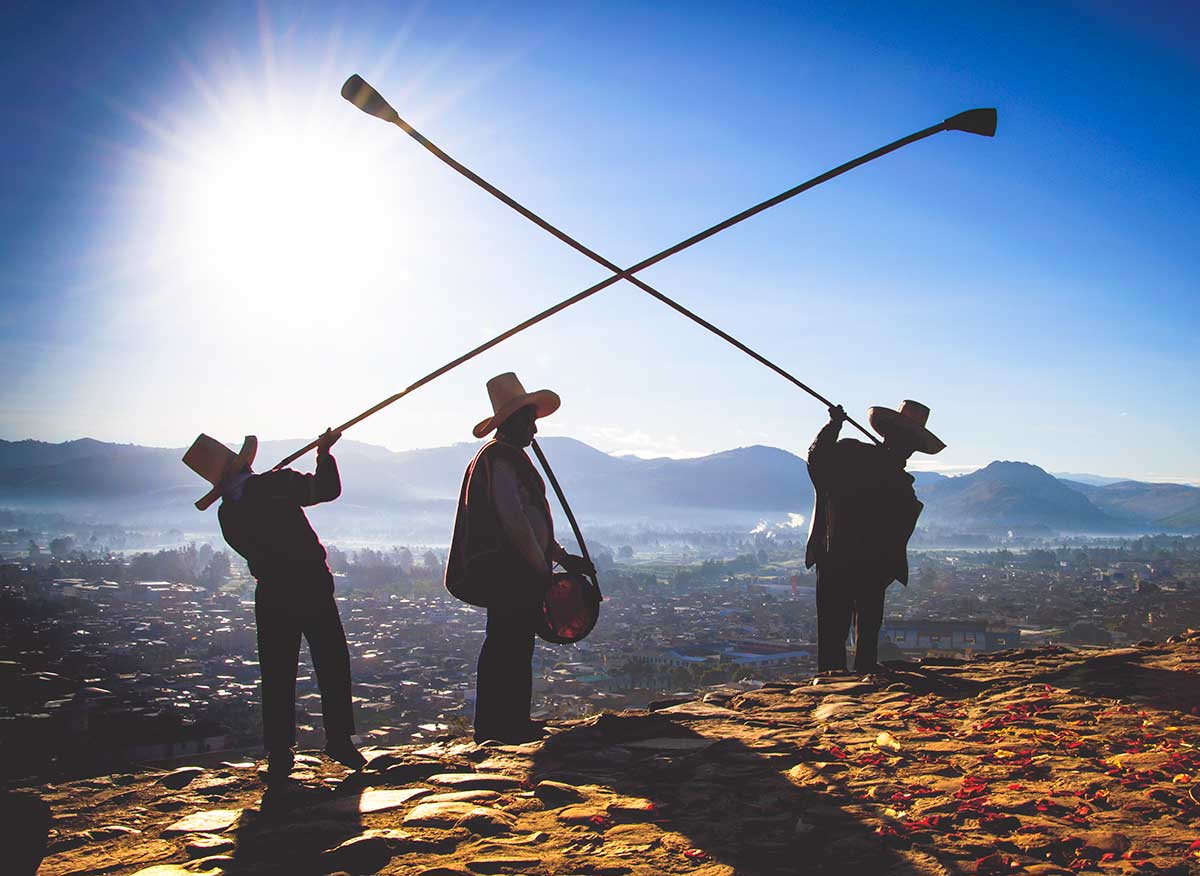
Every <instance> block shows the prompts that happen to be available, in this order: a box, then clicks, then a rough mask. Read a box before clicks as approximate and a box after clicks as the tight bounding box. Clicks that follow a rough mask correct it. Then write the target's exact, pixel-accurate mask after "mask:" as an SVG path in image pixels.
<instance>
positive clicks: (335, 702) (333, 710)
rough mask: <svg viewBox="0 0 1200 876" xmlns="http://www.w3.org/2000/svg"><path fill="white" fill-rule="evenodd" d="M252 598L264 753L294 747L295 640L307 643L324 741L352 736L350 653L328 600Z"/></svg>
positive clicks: (334, 606) (333, 605) (259, 595)
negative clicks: (322, 722) (323, 728)
mask: <svg viewBox="0 0 1200 876" xmlns="http://www.w3.org/2000/svg"><path fill="white" fill-rule="evenodd" d="M262 590H263V588H262V585H259V587H258V589H257V590H256V591H255V594H254V619H255V622H256V623H257V625H258V665H259V670H260V671H261V672H262V715H263V741H264V743H265V744H266V748H267V751H278V750H281V749H285V748H291V747H292V746H294V745H295V744H296V665H297V663H298V662H299V659H300V637H301V636H303V637H304V638H305V639H307V640H308V650H309V654H310V655H311V656H312V664H313V670H314V671H315V672H316V675H317V686H318V687H319V688H320V690H321V717H322V719H323V721H324V724H325V739H326V740H327V741H334V740H338V739H343V738H347V737H350V736H353V735H354V712H353V709H352V707H351V703H350V649H349V648H348V647H347V646H346V633H345V631H344V630H343V629H342V619H341V617H340V616H339V615H338V609H337V603H336V602H335V601H334V599H333V594H332V593H330V594H323V595H319V596H305V597H303V598H300V599H293V598H292V597H290V596H287V597H281V596H279V595H277V594H273V593H268V594H264V593H263V592H262Z"/></svg>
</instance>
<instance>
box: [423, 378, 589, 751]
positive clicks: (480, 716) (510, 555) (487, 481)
mask: <svg viewBox="0 0 1200 876" xmlns="http://www.w3.org/2000/svg"><path fill="white" fill-rule="evenodd" d="M487 391H488V397H489V399H490V400H491V403H492V416H490V417H488V418H486V419H485V420H483V421H482V422H480V423H479V424H478V425H477V426H475V429H474V434H475V437H476V438H482V437H484V436H485V435H487V434H488V433H490V432H491V431H492V430H493V429H494V430H495V431H496V437H495V438H494V439H493V440H491V441H489V442H488V443H487V444H485V445H484V446H483V447H482V448H481V449H480V450H479V452H478V453H477V454H476V455H475V458H474V459H473V460H472V461H471V464H470V466H468V468H467V472H466V475H465V477H464V478H463V485H462V492H461V493H460V495H459V502H458V512H457V515H456V517H455V522H454V537H453V542H452V544H451V547H450V556H449V557H448V558H447V562H446V586H447V589H449V590H450V591H451V592H452V593H454V594H455V595H456V596H459V597H460V598H464V599H466V600H467V601H468V602H472V603H474V604H476V605H483V606H486V607H487V634H486V637H485V639H484V642H483V648H482V649H481V650H480V652H479V664H478V670H477V675H476V685H475V688H476V695H475V740H476V741H477V742H483V741H484V740H487V739H494V740H498V741H500V742H505V743H521V742H530V741H532V740H534V739H538V738H540V737H541V736H542V735H543V734H544V731H543V730H542V728H541V727H539V726H538V725H536V724H534V723H533V722H532V721H531V720H530V717H529V712H530V707H531V705H532V700H533V641H534V627H535V617H536V613H537V612H538V611H539V610H540V605H541V601H542V596H543V594H544V593H545V591H546V588H547V586H548V585H549V584H550V582H551V580H552V570H553V568H554V565H555V563H557V564H559V565H560V566H562V567H563V568H564V569H566V570H567V571H569V572H577V573H580V574H591V575H594V574H595V569H594V568H592V566H591V564H590V563H589V562H588V561H587V560H585V559H584V558H583V557H578V556H574V555H572V554H568V553H567V552H566V550H564V549H563V547H562V545H560V544H559V543H558V542H557V541H555V540H554V521H553V518H552V517H551V515H550V505H549V503H548V502H547V501H546V486H545V483H544V482H543V481H542V478H541V475H539V474H538V472H537V470H536V469H535V468H534V467H533V463H532V461H531V460H530V459H529V457H528V456H527V455H526V454H525V448H526V447H528V446H529V444H530V442H531V441H532V440H533V436H534V435H536V434H537V422H536V421H537V420H538V418H540V417H545V416H548V415H550V414H552V413H554V411H556V410H558V406H559V404H560V400H559V397H558V394H557V393H554V392H551V391H550V390H548V389H543V390H539V391H537V392H526V391H525V388H524V387H523V386H522V385H521V382H520V380H518V379H517V376H516V374H513V373H512V372H507V373H505V374H501V375H498V376H497V377H493V378H492V379H491V380H489V381H488V383H487Z"/></svg>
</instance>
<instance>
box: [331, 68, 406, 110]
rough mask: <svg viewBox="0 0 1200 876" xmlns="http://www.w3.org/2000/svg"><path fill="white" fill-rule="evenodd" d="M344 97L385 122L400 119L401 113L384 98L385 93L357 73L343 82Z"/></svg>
mask: <svg viewBox="0 0 1200 876" xmlns="http://www.w3.org/2000/svg"><path fill="white" fill-rule="evenodd" d="M342 97H344V98H346V100H348V101H350V102H351V103H352V104H354V105H355V106H356V107H358V108H359V109H360V110H362V111H363V112H364V113H368V114H370V115H373V116H375V118H377V119H383V120H384V121H385V122H397V121H399V120H400V115H399V114H398V113H397V112H396V111H395V110H394V109H392V105H391V104H390V103H388V102H387V101H386V100H384V99H383V95H382V94H380V93H379V92H378V91H376V90H375V89H374V88H373V87H372V86H371V84H370V83H369V82H367V81H366V80H365V79H363V78H362V77H361V76H359V75H358V74H357V73H355V74H354V75H353V76H351V77H350V78H349V79H347V80H346V81H345V82H344V83H343V84H342Z"/></svg>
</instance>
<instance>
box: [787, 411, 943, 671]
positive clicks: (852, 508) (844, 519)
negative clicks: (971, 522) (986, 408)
mask: <svg viewBox="0 0 1200 876" xmlns="http://www.w3.org/2000/svg"><path fill="white" fill-rule="evenodd" d="M867 419H868V422H870V424H871V427H872V428H873V429H875V431H876V432H878V433H879V434H880V435H882V436H883V443H882V444H879V445H875V444H865V443H863V442H862V441H856V440H854V439H852V438H843V439H842V440H840V441H839V440H838V432H840V431H841V428H842V423H843V422H845V420H846V413H845V411H843V410H842V407H841V405H837V406H834V407H832V408H830V409H829V423H828V424H827V425H826V426H825V427H824V428H823V429H821V431H820V432H819V433H818V434H817V437H816V440H815V441H813V444H812V447H810V448H809V451H808V475H809V477H810V478H811V479H812V483H813V489H814V492H815V494H816V501H815V504H814V507H813V516H812V527H811V529H810V530H809V536H808V550H807V552H806V554H805V558H804V562H805V565H806V566H808V567H810V568H811V567H812V566H814V565H815V566H816V567H817V671H818V672H822V673H829V672H845V670H846V637H847V635H848V633H849V631H850V625H851V622H852V621H853V622H854V623H855V641H856V648H855V653H854V671H855V672H857V673H869V672H871V671H873V670H874V669H875V668H876V661H877V659H878V653H879V650H878V649H879V629H880V627H881V626H882V624H883V604H884V594H885V593H886V591H887V588H888V585H889V584H891V583H892V582H893V581H899V582H900V583H902V584H904V585H907V584H908V539H909V537H910V536H911V535H912V533H913V529H914V528H915V527H916V525H917V518H918V517H919V516H920V514H921V509H922V507H923V506H922V505H921V503H920V502H919V501H918V500H917V495H916V492H915V491H914V490H913V477H912V475H910V474H909V473H908V472H907V471H905V470H904V469H905V465H906V463H907V462H908V458H909V457H910V456H912V454H913V453H915V452H921V453H939V452H941V451H942V450H943V449H944V448H945V446H946V445H945V444H943V443H942V441H941V440H940V439H939V438H938V437H937V436H936V435H934V434H933V433H932V432H931V431H929V429H928V428H927V427H926V423H927V421H928V420H929V408H927V407H926V406H925V405H923V404H921V403H920V402H915V401H912V400H906V401H904V402H903V403H901V405H900V407H899V409H897V410H893V409H892V408H885V407H873V408H870V409H869V410H868V411H867Z"/></svg>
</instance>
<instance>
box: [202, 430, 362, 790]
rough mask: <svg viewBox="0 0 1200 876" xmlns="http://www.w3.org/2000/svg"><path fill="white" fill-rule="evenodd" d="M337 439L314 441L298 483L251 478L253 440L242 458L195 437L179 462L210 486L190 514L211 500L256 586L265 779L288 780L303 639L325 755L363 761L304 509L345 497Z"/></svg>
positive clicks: (319, 553) (335, 624) (319, 557)
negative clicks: (311, 459)
mask: <svg viewBox="0 0 1200 876" xmlns="http://www.w3.org/2000/svg"><path fill="white" fill-rule="evenodd" d="M341 437H342V433H341V432H333V431H331V430H329V429H326V430H325V432H324V433H323V434H322V435H321V437H320V438H318V439H317V470H316V473H315V474H302V473H300V472H298V471H293V470H292V469H290V468H281V469H278V470H275V471H268V472H264V473H262V474H256V473H255V472H254V470H253V469H252V468H251V465H252V464H253V462H254V457H255V453H256V451H257V450H258V439H257V438H255V437H254V436H253V435H247V436H246V440H245V443H244V444H243V446H242V449H241V451H240V452H239V453H236V454H235V453H234V452H233V451H232V450H230V449H229V448H228V447H226V446H225V445H224V444H222V443H221V442H220V441H217V440H215V439H213V438H210V437H209V436H207V435H201V436H200V437H199V438H197V439H196V440H195V442H194V443H193V444H192V446H191V447H190V448H189V449H188V451H187V453H186V454H185V455H184V457H183V461H184V463H185V464H186V465H187V466H188V468H190V469H192V471H194V472H196V473H197V474H198V475H200V476H201V477H203V478H204V479H205V480H207V481H208V482H209V483H211V484H212V485H213V488H212V490H210V491H209V492H208V494H207V495H205V496H204V497H203V498H202V499H200V501H198V502H197V503H196V507H197V508H199V509H200V510H202V511H203V510H205V509H206V508H208V507H209V506H210V505H212V504H213V503H214V502H215V501H216V500H217V499H220V500H221V505H220V507H219V508H218V509H217V517H218V520H219V522H220V524H221V534H222V535H223V536H224V537H225V541H226V542H228V543H229V546H230V547H232V548H233V549H234V550H235V551H237V552H238V553H239V554H241V555H242V557H244V558H245V560H246V563H247V565H248V566H249V567H250V574H251V575H253V576H254V579H255V581H256V582H257V586H256V587H255V588H254V620H255V623H256V625H257V628H258V630H257V632H258V663H259V668H260V670H261V671H262V720H263V742H264V744H265V747H266V749H267V779H268V781H279V780H282V779H286V778H287V776H288V774H289V773H290V772H291V771H292V765H293V763H294V761H295V754H294V752H293V748H294V746H295V744H296V667H297V663H298V660H299V658H300V639H301V637H303V638H305V639H307V640H308V649H309V652H310V654H311V656H312V663H313V669H314V670H315V671H316V675H317V686H318V687H319V688H320V690H321V717H322V721H323V722H324V725H325V753H326V754H328V755H329V756H330V757H331V758H333V759H334V760H336V761H338V762H339V763H341V764H343V765H345V766H347V767H350V768H351V769H355V770H358V769H361V768H362V767H363V766H364V765H365V764H366V759H365V758H364V757H363V756H362V754H360V753H359V751H358V748H357V747H356V746H355V744H354V740H353V736H354V712H353V705H352V701H351V696H350V651H349V648H348V647H347V644H346V634H345V631H344V630H343V629H342V620H341V617H340V615H339V614H338V607H337V602H335V601H334V598H333V575H332V574H331V573H330V571H329V565H328V564H327V563H326V561H325V559H326V555H325V548H324V546H323V545H322V544H321V540H320V539H319V538H317V534H316V532H314V531H313V528H312V526H311V525H310V524H309V522H308V517H307V516H306V515H305V514H304V509H305V508H307V507H309V506H310V505H316V504H319V503H321V502H332V501H333V500H334V499H336V498H337V497H338V496H340V495H341V492H342V481H341V478H340V476H339V474H338V466H337V461H336V460H335V459H334V458H333V454H332V453H330V448H331V447H333V445H334V444H335V443H336V442H337V440H338V439H339V438H341Z"/></svg>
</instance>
